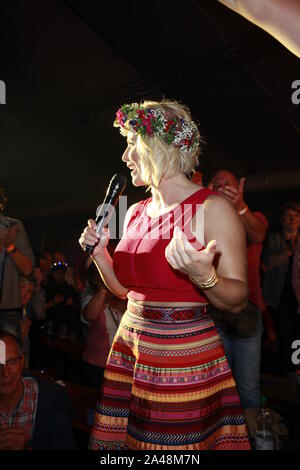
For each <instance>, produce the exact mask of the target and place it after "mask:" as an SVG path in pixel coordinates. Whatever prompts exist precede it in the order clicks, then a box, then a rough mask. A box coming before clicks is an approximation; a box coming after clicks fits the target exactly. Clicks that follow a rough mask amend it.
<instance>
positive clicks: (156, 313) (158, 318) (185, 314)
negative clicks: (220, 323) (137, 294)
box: [127, 300, 207, 323]
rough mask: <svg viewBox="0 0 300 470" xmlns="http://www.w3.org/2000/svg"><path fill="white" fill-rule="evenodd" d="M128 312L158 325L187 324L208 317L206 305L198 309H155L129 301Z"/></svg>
mask: <svg viewBox="0 0 300 470" xmlns="http://www.w3.org/2000/svg"><path fill="white" fill-rule="evenodd" d="M127 311H128V312H129V313H130V314H131V315H133V316H135V317H137V318H139V319H143V320H149V321H151V322H156V323H187V322H193V321H197V320H200V319H202V318H204V317H207V313H206V305H198V306H196V307H188V306H185V307H164V306H155V307H154V306H152V305H141V304H138V303H137V302H134V301H132V300H129V301H128V304H127Z"/></svg>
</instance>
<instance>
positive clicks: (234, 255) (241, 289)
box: [204, 195, 248, 313]
mask: <svg viewBox="0 0 300 470" xmlns="http://www.w3.org/2000/svg"><path fill="white" fill-rule="evenodd" d="M204 222H205V225H204V237H205V242H206V244H208V242H209V241H210V240H216V241H217V247H216V253H215V257H214V263H213V264H214V266H215V269H216V271H217V276H218V283H217V284H216V286H215V287H213V288H212V289H208V290H206V291H205V294H206V295H207V297H208V299H209V301H210V302H211V303H212V304H213V305H214V306H215V307H217V308H219V309H220V310H225V311H229V312H232V313H240V312H241V310H243V308H245V306H246V304H247V296H248V273H247V268H248V266H247V242H246V233H245V229H244V227H243V224H242V222H241V220H240V218H239V216H238V215H237V213H236V210H235V208H234V207H233V206H232V204H231V203H230V202H228V201H226V200H225V199H224V198H222V197H219V196H215V195H212V196H209V197H208V198H207V200H206V201H205V202H204Z"/></svg>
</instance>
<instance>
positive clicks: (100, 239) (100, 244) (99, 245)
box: [79, 219, 110, 258]
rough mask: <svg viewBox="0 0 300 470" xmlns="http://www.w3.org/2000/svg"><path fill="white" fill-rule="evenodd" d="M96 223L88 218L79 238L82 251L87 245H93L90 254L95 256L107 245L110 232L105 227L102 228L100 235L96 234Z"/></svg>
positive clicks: (100, 253)
mask: <svg viewBox="0 0 300 470" xmlns="http://www.w3.org/2000/svg"><path fill="white" fill-rule="evenodd" d="M96 230H97V224H96V222H95V221H94V220H93V219H89V220H88V225H87V227H86V228H85V229H84V231H83V232H82V234H81V236H80V238H79V244H80V246H81V247H82V249H83V250H84V251H86V247H87V246H92V247H94V249H93V252H92V254H91V256H92V257H93V258H96V257H97V256H98V255H100V256H101V255H102V254H103V252H104V250H105V248H106V247H107V245H108V242H109V239H110V232H109V229H108V228H107V227H105V228H103V229H102V232H101V235H100V236H99V235H98V234H97V231H96Z"/></svg>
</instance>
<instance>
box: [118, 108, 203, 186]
mask: <svg viewBox="0 0 300 470" xmlns="http://www.w3.org/2000/svg"><path fill="white" fill-rule="evenodd" d="M139 107H141V108H143V109H149V108H151V109H153V108H154V109H155V108H159V109H160V110H161V111H162V112H163V114H164V115H165V116H168V117H170V116H176V117H178V118H183V119H184V120H185V122H186V123H187V124H190V123H191V122H192V117H191V114H190V111H189V109H188V108H187V107H186V106H184V105H182V104H181V103H179V102H178V101H173V100H172V101H170V100H162V101H144V102H142V103H140V105H139ZM196 128H197V131H196V137H197V138H198V139H199V142H200V144H201V143H202V142H203V140H202V138H201V136H200V132H199V129H198V127H197V126H196ZM129 132H132V130H131V129H130V128H129V127H128V124H127V125H126V123H125V127H124V128H123V129H122V134H123V135H126V136H127V135H128V133H129ZM136 138H137V152H138V154H139V156H140V159H141V161H142V164H143V168H144V173H143V175H142V176H143V180H144V181H145V184H146V185H148V186H153V187H158V185H159V183H160V182H161V180H162V178H171V177H173V176H176V175H178V174H179V173H184V174H186V175H190V174H191V173H192V172H193V170H194V168H195V167H196V166H197V164H198V158H199V155H200V153H201V147H200V145H198V146H196V148H191V149H190V150H189V151H187V152H183V151H181V150H180V149H179V148H178V147H175V146H174V145H172V144H171V145H170V144H168V143H166V142H165V141H164V140H163V139H162V138H161V137H159V136H157V135H152V136H149V135H147V134H145V135H141V134H136Z"/></svg>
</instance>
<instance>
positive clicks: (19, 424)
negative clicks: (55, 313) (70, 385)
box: [0, 330, 75, 451]
mask: <svg viewBox="0 0 300 470" xmlns="http://www.w3.org/2000/svg"><path fill="white" fill-rule="evenodd" d="M0 342H1V343H2V344H1V345H0V346H2V348H1V352H2V357H1V358H0V451H1V450H26V449H33V450H36V449H74V448H75V443H74V440H73V435H72V428H71V420H70V416H69V409H68V402H67V397H66V392H65V390H64V389H63V388H62V387H61V386H59V385H56V384H51V383H46V382H43V381H38V380H37V379H34V378H32V377H26V378H23V377H22V370H23V365H24V354H23V352H22V349H21V344H20V342H19V340H18V338H17V337H16V336H14V335H12V334H11V333H8V332H6V331H3V330H2V331H0ZM3 350H4V353H3Z"/></svg>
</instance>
